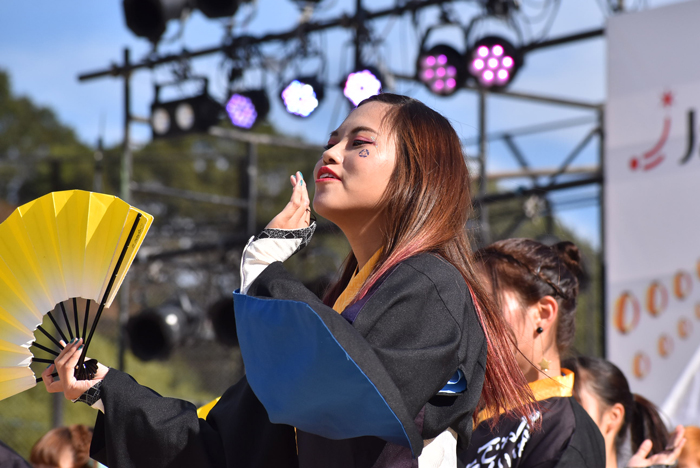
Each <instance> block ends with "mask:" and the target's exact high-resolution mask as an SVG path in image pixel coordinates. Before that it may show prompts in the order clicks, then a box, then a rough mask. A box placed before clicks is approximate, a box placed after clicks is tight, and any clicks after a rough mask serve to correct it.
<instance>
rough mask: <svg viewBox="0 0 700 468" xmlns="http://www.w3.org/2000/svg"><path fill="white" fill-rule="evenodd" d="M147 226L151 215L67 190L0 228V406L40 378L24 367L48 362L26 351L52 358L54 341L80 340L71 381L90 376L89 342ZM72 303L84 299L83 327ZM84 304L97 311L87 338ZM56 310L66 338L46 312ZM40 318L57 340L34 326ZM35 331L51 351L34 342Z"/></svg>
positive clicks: (32, 204)
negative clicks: (50, 325)
mask: <svg viewBox="0 0 700 468" xmlns="http://www.w3.org/2000/svg"><path fill="white" fill-rule="evenodd" d="M152 222H153V217H152V216H151V215H149V214H147V213H145V212H143V211H141V210H138V209H136V208H134V207H132V206H129V205H128V204H127V203H125V202H124V201H122V200H120V199H119V198H116V197H114V196H111V195H103V194H99V193H91V192H84V191H81V190H70V191H65V192H54V193H50V194H48V195H45V196H43V197H41V198H38V199H36V200H34V201H32V202H29V203H27V204H25V205H22V206H20V207H19V208H17V209H16V210H15V211H14V212H13V213H12V214H11V215H10V216H9V217H8V218H7V219H6V220H5V221H4V222H3V223H2V224H0V400H2V399H5V398H7V397H9V396H12V395H15V394H17V393H19V392H22V391H24V390H27V389H29V388H31V387H33V386H35V385H36V383H37V382H39V381H40V380H41V379H36V378H35V376H34V372H33V371H32V369H31V368H30V367H29V365H30V364H31V363H32V362H43V363H51V362H53V358H52V359H42V358H36V357H34V355H33V353H32V351H31V350H30V348H34V349H39V350H42V351H43V352H46V353H49V354H52V355H54V356H57V355H58V352H57V351H56V350H55V349H52V347H54V346H55V347H58V348H62V346H61V344H60V342H59V339H63V340H64V341H66V342H67V341H68V340H69V339H73V338H74V337H82V338H83V339H84V343H85V344H84V346H83V351H82V354H81V357H80V361H79V363H78V369H77V370H76V377H77V378H82V379H86V378H92V376H94V372H95V370H96V368H97V362H96V361H94V360H89V361H87V362H85V356H86V353H87V349H88V346H89V345H90V340H91V339H92V335H93V333H94V332H95V327H96V326H97V322H98V320H99V319H100V315H101V314H102V311H103V310H104V308H105V307H109V306H110V304H111V303H112V301H113V300H114V297H115V296H116V294H117V291H118V290H119V286H120V285H121V283H122V281H123V280H124V277H125V276H126V273H127V271H128V270H129V267H130V266H131V263H132V261H133V260H134V257H135V256H136V252H137V251H138V249H139V247H140V246H141V243H142V242H143V239H144V237H145V235H146V232H147V231H148V228H149V227H150V225H151V223H152ZM79 297H81V298H84V299H86V306H85V311H84V316H83V320H82V324H81V320H80V319H79V314H78V304H77V301H76V298H79ZM91 300H92V301H95V302H96V303H97V304H98V307H97V312H96V313H95V316H94V319H93V321H92V325H91V329H90V332H89V334H88V333H86V332H87V328H88V318H89V316H90V301H91ZM64 302H67V303H68V307H69V308H70V307H71V305H72V309H73V310H72V312H73V313H72V314H69V313H67V312H66V306H65V305H64ZM71 302H72V304H71ZM59 305H60V310H61V313H62V316H63V320H62V321H63V323H64V325H65V326H66V328H67V333H64V331H63V329H62V327H61V326H60V324H59V321H61V320H60V319H59V320H57V318H56V317H55V316H54V314H52V311H53V310H54V309H56V308H57V307H58V306H59ZM44 315H48V316H49V318H50V319H51V322H52V323H53V325H54V327H55V328H56V331H57V332H58V333H59V335H60V338H59V337H54V336H52V335H51V334H50V333H49V332H48V331H47V330H46V329H45V328H44V327H42V326H41V324H42V322H43V320H44ZM69 315H72V321H73V327H71V319H70V318H69ZM36 330H39V331H40V332H41V333H42V334H43V335H45V336H46V337H47V338H48V339H49V340H50V341H51V342H52V343H53V345H51V344H49V346H51V347H47V346H45V345H42V344H40V343H37V342H36V339H35V337H34V332H35V331H36ZM74 332H75V334H74ZM69 337H70V338H69Z"/></svg>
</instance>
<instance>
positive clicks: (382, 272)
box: [43, 94, 534, 468]
mask: <svg viewBox="0 0 700 468" xmlns="http://www.w3.org/2000/svg"><path fill="white" fill-rule="evenodd" d="M314 180H315V189H316V190H315V194H314V198H313V207H314V209H315V210H316V212H317V213H318V214H319V215H321V216H323V217H325V218H326V219H328V220H329V221H331V222H333V223H334V224H336V225H337V226H338V227H339V228H340V230H341V231H342V232H343V234H344V235H345V237H346V238H347V240H348V243H349V244H350V248H351V252H350V254H349V255H348V258H347V261H346V263H345V266H344V268H343V271H342V273H341V276H340V279H339V280H338V282H337V283H336V284H335V285H334V286H333V287H331V288H330V290H329V292H328V293H327V294H326V295H325V297H324V298H323V299H320V298H318V297H317V296H315V295H314V294H313V293H312V292H311V291H310V290H308V289H307V288H306V287H304V285H303V284H302V283H301V282H300V281H298V280H297V279H295V278H294V277H292V276H291V275H290V274H289V273H288V272H287V271H286V270H285V268H284V266H283V265H282V263H281V262H283V261H285V260H286V259H287V258H288V257H290V256H291V255H292V254H293V253H294V252H296V251H297V250H298V249H299V248H301V247H303V246H304V245H305V244H306V243H307V242H308V241H309V239H310V237H311V234H312V233H313V226H315V225H313V224H311V217H310V209H309V204H310V201H309V194H308V191H307V185H306V183H305V182H304V178H303V176H302V175H301V174H300V173H296V174H295V175H293V176H291V183H292V186H293V189H292V195H291V198H290V201H289V204H288V205H287V206H286V207H285V208H284V209H283V210H282V212H280V214H279V215H278V216H276V217H275V218H274V219H273V220H272V221H271V222H270V223H269V224H268V226H267V227H266V228H265V229H264V230H263V232H262V233H261V234H260V235H258V236H257V237H255V238H253V239H251V241H250V242H249V243H248V245H247V246H246V248H245V250H244V253H243V256H242V258H243V259H242V262H241V288H240V291H237V292H236V293H234V298H235V305H234V307H235V314H236V328H237V332H238V338H239V343H240V345H241V354H242V356H243V360H244V363H245V366H246V377H244V378H243V379H242V380H241V381H240V382H239V383H238V384H236V385H234V386H233V387H231V388H230V389H229V390H227V391H226V393H224V395H223V396H222V397H221V399H220V400H219V402H218V403H217V404H216V406H214V408H213V409H212V410H211V412H210V413H209V415H208V416H207V418H206V421H204V420H198V419H197V414H196V412H195V408H194V407H193V406H192V405H190V404H188V403H186V402H182V401H179V400H174V399H168V398H162V397H160V396H159V395H157V394H155V393H154V392H152V391H150V390H148V389H144V388H143V387H140V386H139V385H138V384H136V383H135V382H134V381H133V379H131V378H130V377H129V376H128V375H126V374H124V373H121V372H119V371H116V370H113V369H112V370H109V371H108V372H105V371H104V370H100V371H99V372H98V377H97V378H96V379H95V380H93V381H87V382H82V383H81V382H76V381H75V378H73V376H72V375H73V366H74V365H75V360H76V359H77V356H78V355H79V352H78V351H77V348H78V347H79V346H80V342H77V343H72V344H69V345H68V346H66V349H65V350H64V351H63V352H62V353H61V355H60V356H59V357H58V358H57V359H56V366H57V368H58V373H59V375H60V377H61V381H60V382H55V381H54V380H53V379H52V378H51V372H52V369H51V368H49V369H48V370H47V371H46V372H44V374H43V377H44V382H45V384H46V385H47V388H48V389H49V391H63V392H64V393H65V395H66V396H67V397H68V398H71V399H76V398H82V397H83V396H85V394H84V393H83V392H85V390H86V389H87V387H90V388H91V389H92V390H94V388H95V387H94V386H96V385H101V389H100V390H99V395H95V394H93V395H88V397H89V398H88V401H89V402H90V403H92V404H93V405H98V404H99V405H102V408H103V410H104V415H102V414H100V416H99V417H98V420H97V424H96V436H95V440H96V442H93V447H92V449H93V453H95V454H96V457H95V458H97V459H98V460H100V461H104V463H105V464H106V465H108V466H110V467H112V468H113V467H119V468H124V467H132V466H134V467H135V466H148V467H149V468H156V467H164V468H165V467H169V468H172V467H183V468H184V467H187V468H189V467H192V466H198V467H200V466H201V467H209V466H211V467H227V468H257V467H261V468H262V467H275V468H297V467H301V468H316V467H318V468H346V467H347V468H371V467H373V468H404V467H417V466H423V467H426V466H431V467H445V468H448V467H449V468H453V467H455V466H456V464H457V460H456V457H457V447H460V448H462V449H466V447H467V446H468V445H469V440H470V438H471V434H472V427H473V426H472V421H473V417H474V414H475V413H478V411H479V410H482V409H483V410H487V411H490V412H492V413H495V414H499V412H500V410H502V409H504V408H516V409H515V412H516V413H519V414H520V415H523V416H525V415H528V414H530V413H531V412H532V410H533V404H534V403H533V399H532V394H531V392H530V391H529V388H528V386H527V382H526V381H525V378H524V376H523V375H522V373H521V372H520V369H519V367H518V365H517V363H516V361H515V359H514V357H513V355H512V353H511V349H510V348H511V341H510V336H509V333H508V327H507V325H506V323H505V322H504V320H503V318H502V317H501V316H500V314H499V313H498V312H497V310H496V309H495V308H494V307H493V305H492V302H491V301H490V300H489V296H488V294H487V293H486V290H485V288H484V287H483V285H482V282H481V280H480V279H479V277H478V275H477V273H476V270H475V268H474V260H473V254H472V252H471V249H470V242H469V238H468V234H467V231H466V228H465V226H466V223H467V220H468V218H469V213H470V194H469V173H468V169H467V165H466V163H465V160H464V155H463V153H462V149H461V144H460V140H459V138H458V136H457V134H456V133H455V131H454V129H453V128H452V126H451V125H450V123H449V122H448V121H447V119H445V118H444V117H443V116H441V115H440V114H438V113H437V112H435V111H434V110H432V109H430V108H428V107H427V106H425V105H424V104H422V103H421V102H419V101H416V100H415V99H411V98H409V97H406V96H397V95H393V94H381V95H379V96H375V97H372V98H369V99H367V100H365V101H363V102H362V103H360V105H359V106H358V107H357V109H355V110H353V111H352V112H351V113H350V115H349V116H348V117H347V118H346V119H345V121H344V122H343V123H342V124H341V125H340V127H338V128H337V129H336V130H335V131H333V132H332V133H331V135H330V137H329V139H328V144H327V146H326V148H325V150H324V152H323V154H322V155H321V156H320V159H319V161H318V163H317V164H316V168H315V170H314ZM232 313H233V311H232ZM482 389H483V391H482ZM93 393H96V392H93ZM81 394H82V395H81Z"/></svg>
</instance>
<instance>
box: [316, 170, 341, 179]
mask: <svg viewBox="0 0 700 468" xmlns="http://www.w3.org/2000/svg"><path fill="white" fill-rule="evenodd" d="M324 174H325V176H324ZM328 180H338V181H339V180H340V177H338V174H336V173H335V172H333V171H332V170H331V169H330V168H329V167H328V166H322V167H321V168H320V169H319V170H318V174H316V182H323V181H328Z"/></svg>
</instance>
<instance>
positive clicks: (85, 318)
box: [83, 299, 90, 339]
mask: <svg viewBox="0 0 700 468" xmlns="http://www.w3.org/2000/svg"><path fill="white" fill-rule="evenodd" d="M89 316H90V300H89V299H88V300H87V301H85V315H84V316H83V339H85V338H86V336H87V326H88V317H89Z"/></svg>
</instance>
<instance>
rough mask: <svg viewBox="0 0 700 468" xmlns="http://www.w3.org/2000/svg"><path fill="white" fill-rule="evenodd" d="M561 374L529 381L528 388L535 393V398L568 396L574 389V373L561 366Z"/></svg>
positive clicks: (540, 399)
mask: <svg viewBox="0 0 700 468" xmlns="http://www.w3.org/2000/svg"><path fill="white" fill-rule="evenodd" d="M561 373H562V375H555V376H554V377H547V378H546V379H540V380H535V381H534V382H530V383H529V384H528V385H530V389H531V390H532V393H534V394H535V400H537V401H542V400H546V399H547V398H552V397H570V396H571V395H573V391H574V373H573V372H571V371H570V370H569V369H564V368H562V370H561Z"/></svg>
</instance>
